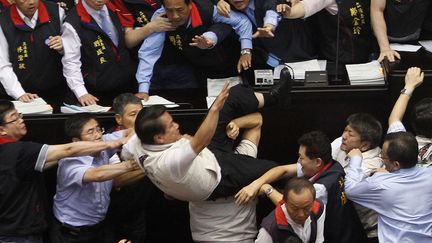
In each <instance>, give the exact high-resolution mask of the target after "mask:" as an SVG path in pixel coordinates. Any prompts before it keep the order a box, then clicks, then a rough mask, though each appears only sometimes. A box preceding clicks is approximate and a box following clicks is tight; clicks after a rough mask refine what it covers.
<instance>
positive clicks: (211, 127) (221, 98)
mask: <svg viewBox="0 0 432 243" xmlns="http://www.w3.org/2000/svg"><path fill="white" fill-rule="evenodd" d="M229 89H230V88H229V83H226V84H225V86H224V87H223V89H222V91H221V92H220V94H219V95H218V97H217V98H216V100H215V101H214V102H213V105H212V106H211V107H210V110H209V112H208V113H207V116H206V118H205V119H204V121H203V122H202V123H201V125H200V127H199V128H198V130H197V132H196V133H195V135H194V136H193V138H192V139H191V146H192V150H193V151H194V152H195V153H196V154H199V153H200V152H201V151H202V150H203V149H204V148H205V147H207V145H209V144H210V142H211V140H212V138H213V135H214V133H215V131H216V127H217V124H218V121H219V111H220V110H221V109H222V107H223V106H224V104H225V101H226V99H227V98H228V95H229Z"/></svg>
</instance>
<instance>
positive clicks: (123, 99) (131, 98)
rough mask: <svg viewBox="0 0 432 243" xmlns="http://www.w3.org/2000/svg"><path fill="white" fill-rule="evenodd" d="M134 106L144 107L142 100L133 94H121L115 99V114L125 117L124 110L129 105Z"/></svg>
mask: <svg viewBox="0 0 432 243" xmlns="http://www.w3.org/2000/svg"><path fill="white" fill-rule="evenodd" d="M129 104H134V105H142V103H141V99H140V98H138V97H136V96H135V95H134V94H132V93H124V94H120V95H118V96H117V97H115V98H114V101H113V106H112V108H113V111H114V113H115V114H119V115H123V112H124V109H125V107H126V106H127V105H129Z"/></svg>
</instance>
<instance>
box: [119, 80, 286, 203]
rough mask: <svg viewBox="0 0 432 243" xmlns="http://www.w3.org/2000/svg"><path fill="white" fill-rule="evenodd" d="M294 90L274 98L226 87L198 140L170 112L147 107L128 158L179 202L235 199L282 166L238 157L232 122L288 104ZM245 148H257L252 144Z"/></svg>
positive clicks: (139, 119) (127, 148) (125, 155)
mask: <svg viewBox="0 0 432 243" xmlns="http://www.w3.org/2000/svg"><path fill="white" fill-rule="evenodd" d="M289 89H290V85H289V84H288V83H285V84H283V85H281V86H279V87H278V88H276V89H274V90H272V92H270V94H261V93H254V92H253V90H251V89H248V88H245V87H242V86H240V85H237V86H234V87H233V88H232V89H231V90H230V89H229V88H228V86H227V85H225V87H224V88H223V90H222V91H221V93H220V94H219V96H218V97H217V98H216V100H215V101H214V103H213V105H212V106H211V108H210V109H209V112H208V114H207V117H206V118H205V120H204V121H203V122H202V124H201V126H200V127H199V129H198V131H197V132H196V133H195V135H194V137H191V136H188V135H183V136H182V135H181V134H180V132H179V125H178V124H177V123H175V122H174V121H173V118H172V116H171V115H170V114H169V113H168V112H167V111H166V109H165V107H163V106H152V107H146V108H144V109H143V110H141V111H140V113H139V114H138V117H137V119H136V122H135V131H136V136H135V137H133V138H131V140H130V141H129V142H128V143H127V144H126V145H125V147H124V149H123V151H122V156H123V158H124V159H126V158H131V157H133V158H134V159H135V160H136V161H137V162H138V163H139V164H140V166H141V167H142V168H143V169H144V170H145V172H146V175H147V176H148V177H149V178H150V180H151V181H152V182H153V183H154V184H155V185H156V186H157V187H158V188H159V189H161V190H162V191H163V192H165V193H166V194H168V195H170V196H172V197H174V198H177V199H179V200H184V201H192V202H193V201H202V200H207V199H217V198H220V197H226V196H231V195H234V193H235V192H236V191H237V190H239V189H240V188H241V187H243V186H245V185H247V184H248V183H250V182H251V181H252V180H254V179H255V178H257V177H258V176H260V175H261V174H263V173H264V172H266V171H267V170H269V169H270V168H272V167H274V166H275V165H276V164H275V163H274V162H271V161H267V160H260V159H255V158H252V157H250V156H247V155H241V154H235V153H234V148H233V140H232V139H230V138H229V137H228V136H227V134H226V130H227V126H228V124H229V122H230V121H232V120H233V119H235V118H238V117H242V116H245V115H248V114H251V113H254V112H256V111H257V109H258V108H261V107H263V106H264V105H266V106H269V105H272V104H274V103H276V101H277V102H283V100H285V99H286V96H289V94H287V95H286V96H285V95H282V93H288V92H289ZM244 127H247V124H245V126H244ZM240 145H243V146H249V147H252V148H256V146H257V144H254V143H253V142H251V141H249V140H243V141H242V142H241V143H240Z"/></svg>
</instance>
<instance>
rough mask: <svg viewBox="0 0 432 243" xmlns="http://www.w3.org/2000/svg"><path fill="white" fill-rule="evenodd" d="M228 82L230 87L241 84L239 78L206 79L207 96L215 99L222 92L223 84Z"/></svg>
mask: <svg viewBox="0 0 432 243" xmlns="http://www.w3.org/2000/svg"><path fill="white" fill-rule="evenodd" d="M226 82H229V84H230V87H232V86H234V85H237V84H240V83H242V81H241V79H240V77H238V76H236V77H229V78H208V79H207V96H210V97H213V96H214V97H216V96H218V95H219V93H220V92H221V91H222V88H223V87H224V85H225V83H226Z"/></svg>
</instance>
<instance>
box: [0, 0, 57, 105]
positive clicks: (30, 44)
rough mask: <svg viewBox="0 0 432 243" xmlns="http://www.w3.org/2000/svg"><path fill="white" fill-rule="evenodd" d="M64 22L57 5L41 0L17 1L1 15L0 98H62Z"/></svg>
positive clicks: (28, 99) (25, 99) (27, 99)
mask: <svg viewBox="0 0 432 243" xmlns="http://www.w3.org/2000/svg"><path fill="white" fill-rule="evenodd" d="M63 18H64V10H63V9H61V8H59V7H58V5H57V4H53V3H50V2H40V1H39V0H16V1H15V3H14V4H13V5H12V6H10V7H9V8H8V9H6V10H5V11H4V12H2V13H1V14H0V83H1V85H2V86H3V87H2V89H3V90H2V91H0V94H1V93H3V95H8V96H10V97H12V98H13V99H16V100H20V101H23V102H29V101H31V100H32V99H34V98H37V97H38V96H42V97H43V98H47V97H48V98H51V97H49V96H50V95H51V96H52V94H53V93H55V94H56V95H57V96H60V97H61V96H62V95H61V91H62V90H63V87H64V86H65V80H64V78H63V76H62V72H61V70H62V69H61V62H60V59H61V55H62V54H63V44H62V40H61V37H60V31H61V23H62V21H63ZM41 60H43V61H41ZM47 67H49V68H47ZM53 98H54V97H53ZM48 100H49V99H48Z"/></svg>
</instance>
